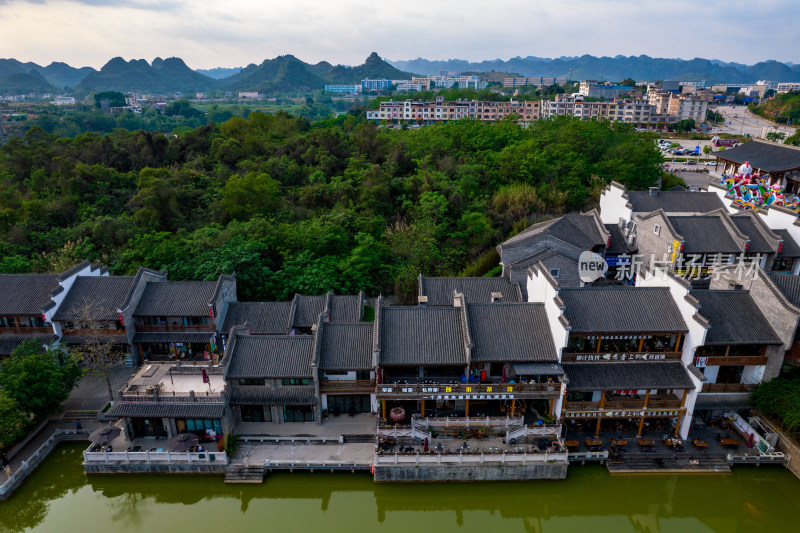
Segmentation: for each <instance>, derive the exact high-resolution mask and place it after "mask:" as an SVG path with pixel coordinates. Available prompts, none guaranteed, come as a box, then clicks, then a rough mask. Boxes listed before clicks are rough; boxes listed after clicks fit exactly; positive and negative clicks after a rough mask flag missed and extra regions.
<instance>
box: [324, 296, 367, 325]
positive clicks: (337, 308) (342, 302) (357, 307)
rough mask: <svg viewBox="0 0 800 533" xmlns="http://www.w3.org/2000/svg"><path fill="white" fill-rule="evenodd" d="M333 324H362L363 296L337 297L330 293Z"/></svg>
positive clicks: (329, 300) (329, 301)
mask: <svg viewBox="0 0 800 533" xmlns="http://www.w3.org/2000/svg"><path fill="white" fill-rule="evenodd" d="M328 298H329V299H328V305H329V307H330V308H329V309H328V310H329V311H330V313H331V322H360V321H361V318H362V317H363V309H362V307H363V296H362V295H361V294H345V295H336V294H333V293H328Z"/></svg>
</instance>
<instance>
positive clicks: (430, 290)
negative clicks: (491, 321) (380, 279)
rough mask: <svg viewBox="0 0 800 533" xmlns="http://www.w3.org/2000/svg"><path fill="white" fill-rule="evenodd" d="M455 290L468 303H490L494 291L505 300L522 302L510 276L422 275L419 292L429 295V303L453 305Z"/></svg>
mask: <svg viewBox="0 0 800 533" xmlns="http://www.w3.org/2000/svg"><path fill="white" fill-rule="evenodd" d="M453 291H456V292H458V293H460V294H463V295H464V299H465V300H466V301H467V302H468V303H489V302H491V301H492V293H493V292H499V293H501V294H502V295H503V301H504V302H521V301H522V294H521V293H520V291H519V288H518V286H517V284H516V283H512V282H511V281H510V280H509V279H508V278H502V277H501V278H483V277H480V278H467V277H460V278H426V277H424V276H420V286H419V294H420V295H421V296H427V297H428V305H434V306H435V305H445V306H450V307H452V305H453Z"/></svg>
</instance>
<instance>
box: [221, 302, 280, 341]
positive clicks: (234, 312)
mask: <svg viewBox="0 0 800 533" xmlns="http://www.w3.org/2000/svg"><path fill="white" fill-rule="evenodd" d="M291 311H292V302H231V303H229V304H228V311H227V313H226V314H225V323H224V324H223V326H222V331H223V332H224V333H225V334H226V335H227V334H228V332H229V331H230V330H231V328H232V327H233V326H235V325H241V324H244V323H245V322H246V323H247V327H248V328H249V329H250V333H251V334H253V335H286V334H287V333H289V317H290V316H291Z"/></svg>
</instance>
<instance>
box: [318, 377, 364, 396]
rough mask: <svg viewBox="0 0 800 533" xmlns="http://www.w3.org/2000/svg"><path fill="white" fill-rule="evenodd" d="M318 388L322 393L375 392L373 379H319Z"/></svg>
mask: <svg viewBox="0 0 800 533" xmlns="http://www.w3.org/2000/svg"><path fill="white" fill-rule="evenodd" d="M319 390H320V392H321V393H324V394H335V393H347V392H360V393H364V394H371V393H374V392H375V380H374V379H356V380H352V379H338V380H332V379H321V380H319Z"/></svg>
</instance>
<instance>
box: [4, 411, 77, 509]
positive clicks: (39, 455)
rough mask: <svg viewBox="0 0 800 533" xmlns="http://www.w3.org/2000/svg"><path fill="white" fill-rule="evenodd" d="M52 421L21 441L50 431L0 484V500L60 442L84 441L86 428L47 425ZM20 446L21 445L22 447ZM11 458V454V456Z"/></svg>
mask: <svg viewBox="0 0 800 533" xmlns="http://www.w3.org/2000/svg"><path fill="white" fill-rule="evenodd" d="M50 424H52V422H47V423H45V424H43V425H42V426H40V427H39V428H37V431H35V432H33V433H32V434H31V435H30V436H29V437H28V438H27V439H26V440H25V442H23V443H22V446H24V445H26V444H27V443H29V442H30V441H31V440H32V439H33V438H34V437H36V436H37V435H39V434H41V433H44V432H47V431H49V432H50V436H49V437H48V438H47V440H45V441H44V442H43V443H42V445H41V446H39V448H37V449H36V451H34V452H33V453H32V454H31V455H30V456H29V457H28V458H27V459H25V460H23V461H22V463H21V464H20V466H19V468H17V469H16V471H14V472H13V473H12V474H11V476H10V477H9V478H8V479H7V480H6V481H5V482H4V483H3V484H2V485H0V500H6V499H8V498H10V497H11V495H12V494H13V493H14V491H15V490H17V489H18V488H19V487H20V485H22V483H24V482H25V480H26V479H27V478H28V476H29V475H31V474H32V473H33V471H34V470H36V468H37V467H38V466H39V465H40V464H42V462H44V460H45V459H47V456H48V455H50V453H51V452H52V451H53V450H55V449H56V447H57V446H58V445H59V444H61V443H62V442H70V441H85V440H86V439H87V438H88V436H89V432H88V430H75V429H61V428H55V429H53V428H51V427H49V426H50ZM22 446H21V447H22ZM12 458H13V456H12Z"/></svg>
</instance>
